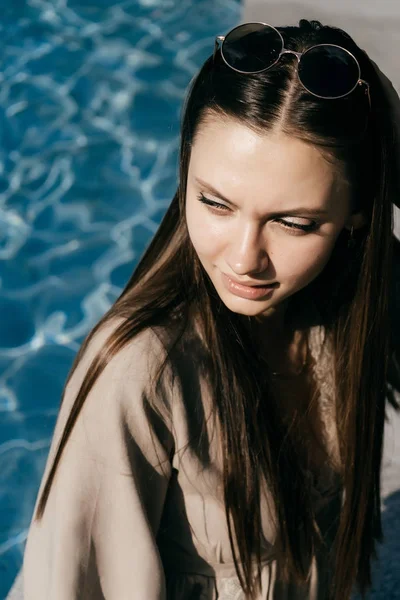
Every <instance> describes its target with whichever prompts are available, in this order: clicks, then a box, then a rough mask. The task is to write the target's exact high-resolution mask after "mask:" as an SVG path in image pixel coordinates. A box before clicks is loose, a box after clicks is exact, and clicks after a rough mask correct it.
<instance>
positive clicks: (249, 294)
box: [222, 273, 278, 300]
mask: <svg viewBox="0 0 400 600" xmlns="http://www.w3.org/2000/svg"><path fill="white" fill-rule="evenodd" d="M222 282H223V284H224V286H225V288H226V289H227V290H228V292H231V293H232V294H235V296H240V297H241V298H247V299H249V300H257V299H259V298H264V297H265V296H267V295H270V294H271V293H272V292H273V290H274V288H276V287H277V285H278V283H271V284H269V285H256V286H250V285H243V284H242V283H238V282H237V281H234V280H233V279H231V278H230V277H229V275H226V274H225V273H222Z"/></svg>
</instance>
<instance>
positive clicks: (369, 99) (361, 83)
mask: <svg viewBox="0 0 400 600" xmlns="http://www.w3.org/2000/svg"><path fill="white" fill-rule="evenodd" d="M359 83H360V85H365V93H366V94H367V97H368V102H369V110H371V108H372V105H371V95H370V93H369V83H368V82H367V81H364V79H360V81H359Z"/></svg>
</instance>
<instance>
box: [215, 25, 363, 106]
mask: <svg viewBox="0 0 400 600" xmlns="http://www.w3.org/2000/svg"><path fill="white" fill-rule="evenodd" d="M244 25H264V26H265V27H269V28H271V29H273V30H274V31H275V32H276V33H277V34H278V36H279V38H280V40H281V44H282V48H281V51H280V53H279V55H278V57H277V59H276V60H275V61H274V62H273V63H272V64H271V65H268V66H267V67H264V68H263V69H260V70H259V71H240V70H239V69H236V68H235V67H232V65H230V64H229V63H228V62H227V61H226V59H225V56H224V52H223V47H224V41H225V40H226V38H227V37H228V36H229V35H230V34H231V33H232V32H233V31H235V30H236V29H239V28H240V27H243V26H244ZM219 46H220V48H221V56H222V59H223V61H224V63H225V64H226V65H227V66H228V67H230V68H231V69H233V70H234V71H236V72H237V73H243V74H244V75H251V74H254V73H262V72H263V71H267V70H268V69H270V68H271V67H273V66H274V65H276V63H277V62H278V61H279V60H280V58H281V56H282V55H283V54H294V56H295V57H296V58H297V69H296V71H297V77H298V79H299V81H300V84H301V85H302V87H303V88H304V89H305V90H306V91H307V92H308V93H309V94H312V95H313V96H316V97H317V98H322V99H324V100H337V99H338V98H344V97H345V96H348V95H349V94H351V93H352V92H353V91H354V90H355V89H356V87H357V86H358V85H363V86H365V93H366V95H367V96H368V102H369V108H370V110H371V96H370V92H369V83H368V82H367V81H365V80H364V79H361V69H360V64H359V62H358V60H357V59H356V57H355V56H354V55H353V54H352V53H351V52H349V50H347V49H346V48H342V46H338V45H337V44H315V45H314V46H311V48H307V50H305V51H304V52H295V51H294V50H288V49H287V48H285V42H284V39H283V37H282V34H281V33H280V32H279V31H278V30H277V29H276V28H275V27H274V26H273V25H270V24H269V23H262V22H261V21H257V22H254V23H253V22H251V23H241V24H240V25H237V26H236V27H234V28H233V29H231V30H230V31H229V32H228V33H227V34H226V35H217V36H216V38H215V45H214V54H213V59H214V60H215V55H216V53H217V50H218V47H219ZM320 46H323V47H325V46H330V47H334V48H340V50H343V51H344V52H346V53H347V54H349V55H350V56H351V57H352V59H353V60H354V62H355V63H356V65H357V69H358V79H357V81H356V83H355V84H354V87H353V88H352V89H351V90H350V91H349V92H346V93H345V94H342V95H341V96H320V95H318V94H315V93H314V92H312V91H311V90H309V89H308V88H307V87H306V86H305V85H304V83H303V82H302V81H301V77H300V76H299V72H298V67H299V64H300V61H301V58H302V57H303V56H304V55H305V54H307V52H310V51H311V50H313V49H314V48H318V47H320Z"/></svg>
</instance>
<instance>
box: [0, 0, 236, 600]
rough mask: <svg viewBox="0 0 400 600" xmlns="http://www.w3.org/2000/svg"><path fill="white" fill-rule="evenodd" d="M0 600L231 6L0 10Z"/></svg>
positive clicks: (153, 3)
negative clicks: (62, 420)
mask: <svg viewBox="0 0 400 600" xmlns="http://www.w3.org/2000/svg"><path fill="white" fill-rule="evenodd" d="M0 9H1V19H0V39H1V42H0V44H1V46H0V51H1V67H0V69H1V72H0V80H1V85H0V136H1V144H0V314H1V320H0V412H1V418H0V598H4V597H5V596H6V595H7V592H8V590H9V588H10V587H11V584H12V581H13V579H14V578H15V575H16V573H17V571H18V570H19V568H20V566H21V562H22V554H23V549H24V542H25V539H26V535H27V528H28V526H29V522H30V519H31V515H32V510H33V505H34V501H35V498H36V494H37V490H38V486H39V482H40V478H41V475H42V472H43V468H44V463H45V459H46V456H47V453H48V449H49V443H50V440H51V436H52V432H53V428H54V425H55V418H56V415H57V411H58V406H59V402H60V399H61V394H62V388H63V384H64V381H65V378H66V376H67V373H68V370H69V368H70V366H71V364H72V360H73V357H74V355H75V353H76V351H77V350H78V348H79V345H80V343H81V341H82V339H83V338H84V336H85V335H86V333H87V332H88V331H89V329H90V328H91V327H92V326H93V325H94V324H95V323H96V322H97V321H98V320H99V318H100V317H101V315H102V314H103V313H104V312H105V311H106V310H107V308H108V307H109V306H110V304H111V303H112V302H113V301H114V300H115V298H116V297H117V296H118V294H119V293H120V291H121V289H122V287H123V286H124V285H125V283H126V281H127V280H128V277H129V275H130V273H131V272H132V270H133V268H134V266H135V264H136V262H137V260H138V258H139V257H140V255H141V253H142V252H143V249H144V247H145V246H146V245H147V244H148V242H149V240H150V239H151V237H152V235H153V233H154V232H155V230H156V228H157V225H158V223H159V222H160V220H161V218H162V216H163V214H164V212H165V209H166V207H167V205H168V203H169V202H170V200H171V198H172V196H173V194H174V192H175V188H176V182H177V176H176V175H177V149H178V134H179V117H180V110H181V105H182V100H183V98H184V92H185V89H186V88H187V85H188V84H189V81H190V79H191V78H192V76H193V74H194V73H195V71H196V70H197V69H198V67H199V66H200V64H201V63H202V62H203V60H204V59H205V58H206V57H207V56H208V55H209V54H210V53H211V52H212V49H213V38H214V36H215V35H216V34H218V33H224V32H226V31H227V30H228V29H229V28H230V27H233V26H234V25H235V24H236V23H237V22H238V21H239V20H240V11H241V6H240V1H239V0H190V1H188V0H140V1H139V0H134V1H124V2H123V1H121V2H118V1H112V0H30V1H28V2H26V1H25V0H0Z"/></svg>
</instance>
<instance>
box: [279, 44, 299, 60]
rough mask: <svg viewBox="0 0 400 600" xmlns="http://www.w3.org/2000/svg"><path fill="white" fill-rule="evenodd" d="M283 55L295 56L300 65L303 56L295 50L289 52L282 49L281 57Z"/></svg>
mask: <svg viewBox="0 0 400 600" xmlns="http://www.w3.org/2000/svg"><path fill="white" fill-rule="evenodd" d="M282 54H294V55H295V57H296V58H297V62H298V63H299V62H300V58H301V55H302V52H295V51H294V50H287V49H286V48H282V52H281V55H282Z"/></svg>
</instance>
